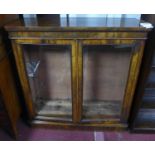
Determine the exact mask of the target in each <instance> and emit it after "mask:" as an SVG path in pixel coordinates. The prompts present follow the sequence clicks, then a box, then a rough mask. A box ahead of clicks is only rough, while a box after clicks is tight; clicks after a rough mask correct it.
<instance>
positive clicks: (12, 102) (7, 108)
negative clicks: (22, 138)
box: [0, 14, 21, 138]
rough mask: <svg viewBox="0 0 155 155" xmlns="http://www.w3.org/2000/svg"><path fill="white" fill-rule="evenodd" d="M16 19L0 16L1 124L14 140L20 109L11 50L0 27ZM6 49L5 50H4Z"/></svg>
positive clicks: (15, 16)
mask: <svg viewBox="0 0 155 155" xmlns="http://www.w3.org/2000/svg"><path fill="white" fill-rule="evenodd" d="M17 18H18V15H9V14H4V15H0V98H1V100H2V101H1V104H2V106H3V109H2V111H1V112H2V113H3V116H2V115H0V117H1V118H3V120H4V121H3V122H0V123H1V125H2V124H3V123H4V126H5V124H7V126H5V129H6V130H8V131H9V132H10V133H11V135H12V136H13V137H14V138H17V136H18V132H17V127H16V125H17V121H18V119H19V117H20V113H21V109H20V105H19V98H18V95H17V87H16V83H15V78H14V75H15V74H14V70H13V68H12V63H11V61H10V60H12V59H11V57H10V55H11V49H10V47H9V46H8V42H7V41H8V40H7V39H6V36H4V34H5V33H4V31H3V29H2V26H4V24H6V23H9V22H10V21H12V20H15V19H17ZM6 47H7V48H6ZM1 118H0V120H1Z"/></svg>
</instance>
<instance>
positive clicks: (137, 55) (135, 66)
mask: <svg viewBox="0 0 155 155" xmlns="http://www.w3.org/2000/svg"><path fill="white" fill-rule="evenodd" d="M122 44H131V45H134V47H133V48H132V51H131V52H132V55H131V60H130V66H129V72H128V78H127V82H126V87H125V93H124V98H123V103H122V111H121V116H120V122H122V123H127V121H128V118H129V114H130V109H131V104H132V100H133V95H134V92H135V88H136V84H137V78H138V74H139V69H140V65H141V60H142V56H143V49H144V44H145V40H142V39H141V40H136V39H103V40H102V39H100V40H99V39H98V40H95V39H94V40H93V39H83V40H82V39H81V40H78V70H79V74H78V81H79V82H78V90H79V91H78V92H79V94H78V95H79V108H80V110H79V111H80V113H81V116H82V104H83V52H82V46H83V45H122ZM81 119H82V118H81ZM116 121H117V120H116ZM90 122H91V120H90Z"/></svg>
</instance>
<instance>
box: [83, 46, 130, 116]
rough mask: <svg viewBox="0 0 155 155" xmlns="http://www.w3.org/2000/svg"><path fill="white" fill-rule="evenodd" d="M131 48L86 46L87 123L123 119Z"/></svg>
mask: <svg viewBox="0 0 155 155" xmlns="http://www.w3.org/2000/svg"><path fill="white" fill-rule="evenodd" d="M130 57H131V47H130V46H129V45H116V46H114V45H105V46H103V45H98V46H94V45H88V46H83V74H84V75H83V119H87V118H91V119H93V118H94V119H96V118H99V119H103V118H105V119H107V118H119V117H120V113H121V106H122V103H123V98H124V92H125V87H126V82H127V78H128V71H129V66H130Z"/></svg>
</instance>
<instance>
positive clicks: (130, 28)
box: [5, 18, 150, 129]
mask: <svg viewBox="0 0 155 155" xmlns="http://www.w3.org/2000/svg"><path fill="white" fill-rule="evenodd" d="M58 19H59V18H58ZM25 20H26V21H27V22H28V20H30V21H31V20H32V19H25ZM34 20H36V19H33V20H32V21H33V22H32V23H31V22H30V23H28V25H27V26H26V25H25V24H24V23H23V22H24V21H19V20H18V21H16V22H13V23H10V24H9V25H7V26H5V28H6V30H8V31H9V37H10V39H11V40H12V46H13V49H14V50H13V52H14V56H15V59H16V65H17V68H18V74H19V77H20V81H21V85H22V88H23V92H24V98H25V101H26V106H27V109H28V115H29V120H30V121H32V122H33V123H36V124H40V125H56V126H64V127H67V126H74V127H75V126H77V127H78V126H87V127H89V126H91V127H96V128H97V127H103V128H108V127H109V128H110V127H112V128H115V127H116V128H117V129H118V128H119V127H120V128H126V127H127V126H128V118H129V114H130V108H131V104H132V99H133V95H134V92H135V87H136V83H137V77H138V74H139V68H140V65H141V60H142V56H143V48H144V44H145V40H146V39H147V32H148V31H149V30H150V29H146V28H143V27H140V26H139V21H137V20H136V19H129V20H125V21H123V23H124V25H123V24H122V25H121V26H120V25H119V24H118V21H119V19H109V20H110V22H111V23H113V24H111V25H106V22H105V21H104V20H103V21H101V19H89V20H90V23H92V25H91V24H90V23H89V22H88V23H89V24H88V23H87V20H86V19H70V20H67V22H68V23H69V21H70V25H62V26H61V25H60V23H61V21H59V22H58V23H56V24H55V19H51V18H49V19H48V20H47V18H44V20H43V19H42V20H39V19H38V20H37V21H36V22H37V23H34V22H35V21H34ZM64 20H65V19H64ZM75 20H77V22H76V24H75V25H73V23H72V22H73V21H75ZM95 20H96V21H95ZM71 21H72V22H71ZM97 21H98V22H97ZM84 22H86V24H84ZM48 23H49V24H48ZM93 23H94V24H93ZM119 23H120V22H119ZM52 24H53V25H52ZM54 24H55V25H54ZM78 24H79V25H78ZM95 24H98V25H95ZM38 25H39V26H38ZM65 31H69V32H65ZM23 44H24V45H57V46H59V45H70V46H71V47H72V52H71V53H72V55H71V60H72V69H71V73H72V105H73V109H72V113H73V122H71V123H67V122H66V121H65V120H64V121H56V120H54V118H52V117H50V116H41V115H37V114H36V112H35V109H34V106H33V101H32V94H31V90H30V85H29V81H28V78H27V73H26V69H25V64H24V59H23V57H24V55H23V50H22V46H23ZM83 45H95V46H98V45H131V46H132V50H131V54H132V56H131V57H130V67H129V72H128V78H127V84H126V89H125V94H124V100H123V103H122V109H121V115H120V117H119V118H114V117H113V118H112V119H99V117H98V118H97V117H96V116H95V117H94V118H93V120H92V119H87V120H82V111H83V51H82V46H83ZM58 63H59V62H58ZM111 63H112V62H111Z"/></svg>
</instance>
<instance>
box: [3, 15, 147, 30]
mask: <svg viewBox="0 0 155 155" xmlns="http://www.w3.org/2000/svg"><path fill="white" fill-rule="evenodd" d="M140 23H141V21H140V20H137V19H134V18H86V17H83V18H82V17H81V18H80V17H69V18H67V17H61V15H51V17H46V16H45V17H37V18H24V19H23V20H15V21H14V22H12V23H8V24H7V25H6V26H5V28H6V29H7V31H59V30H60V31H84V30H86V31H89V30H95V31H149V29H147V28H145V27H142V26H140Z"/></svg>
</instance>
